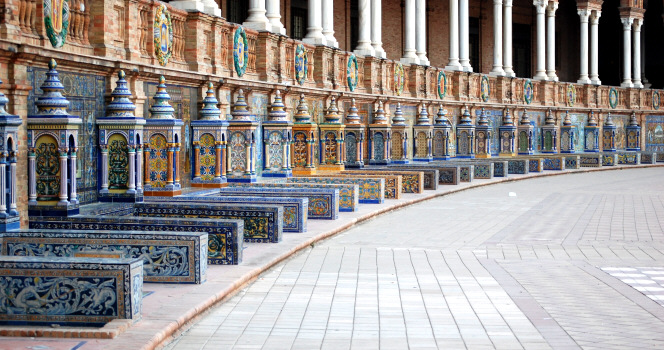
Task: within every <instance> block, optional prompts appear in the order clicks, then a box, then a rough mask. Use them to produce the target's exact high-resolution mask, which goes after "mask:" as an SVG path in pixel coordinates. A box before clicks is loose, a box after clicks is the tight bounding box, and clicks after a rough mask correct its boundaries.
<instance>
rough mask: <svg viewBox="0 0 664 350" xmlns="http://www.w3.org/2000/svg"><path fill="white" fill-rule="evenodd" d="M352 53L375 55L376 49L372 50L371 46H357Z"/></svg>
mask: <svg viewBox="0 0 664 350" xmlns="http://www.w3.org/2000/svg"><path fill="white" fill-rule="evenodd" d="M353 53H354V54H356V55H358V56H376V51H374V49H373V47H371V46H369V47H368V48H366V47H365V48H360V47H359V46H358V48H357V49H355V50H354V51H353Z"/></svg>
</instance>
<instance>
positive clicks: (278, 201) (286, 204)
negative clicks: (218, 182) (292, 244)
mask: <svg viewBox="0 0 664 350" xmlns="http://www.w3.org/2000/svg"><path fill="white" fill-rule="evenodd" d="M146 201H147V202H156V203H162V202H163V201H169V202H183V203H184V202H194V203H206V204H209V203H217V204H256V205H263V204H267V205H278V206H282V207H283V208H284V232H307V218H308V215H307V208H308V207H309V199H308V198H306V197H300V198H296V197H249V196H237V197H233V196H219V192H217V191H214V193H213V194H211V195H209V196H177V197H148V198H146ZM132 213H133V206H132Z"/></svg>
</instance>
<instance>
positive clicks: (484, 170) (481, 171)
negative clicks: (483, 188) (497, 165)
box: [475, 163, 493, 179]
mask: <svg viewBox="0 0 664 350" xmlns="http://www.w3.org/2000/svg"><path fill="white" fill-rule="evenodd" d="M475 178H476V179H491V178H493V164H491V163H485V164H475Z"/></svg>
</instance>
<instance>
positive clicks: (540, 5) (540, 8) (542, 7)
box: [533, 0, 549, 14]
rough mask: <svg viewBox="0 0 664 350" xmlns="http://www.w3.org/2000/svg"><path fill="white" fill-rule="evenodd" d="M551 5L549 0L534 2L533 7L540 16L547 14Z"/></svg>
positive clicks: (534, 0)
mask: <svg viewBox="0 0 664 350" xmlns="http://www.w3.org/2000/svg"><path fill="white" fill-rule="evenodd" d="M548 5H549V0H533V6H535V9H536V10H537V13H538V14H543V13H544V12H546V7H547V6H548Z"/></svg>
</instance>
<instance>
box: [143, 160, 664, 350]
mask: <svg viewBox="0 0 664 350" xmlns="http://www.w3.org/2000/svg"><path fill="white" fill-rule="evenodd" d="M658 167H664V164H640V165H616V166H611V167H608V166H607V167H598V168H582V169H570V170H546V171H547V172H546V173H545V172H544V171H542V172H539V173H530V174H527V175H521V176H519V177H503V178H498V179H496V178H493V179H491V180H488V181H486V182H483V183H475V184H473V183H472V182H471V183H468V185H467V186H464V187H461V188H451V189H449V190H445V189H443V191H442V192H437V193H432V194H430V195H423V196H421V197H418V198H415V199H412V200H409V201H405V202H402V203H396V204H394V205H391V206H389V207H386V208H381V209H377V210H375V211H372V212H370V213H367V214H365V215H362V216H360V217H358V218H355V219H351V221H350V222H348V223H346V224H343V225H341V226H339V227H336V228H334V229H331V230H329V231H326V232H323V233H321V234H319V235H317V236H313V237H311V238H309V239H307V240H305V241H303V242H302V243H300V244H298V245H296V246H294V247H293V248H291V249H289V250H288V251H286V252H284V253H283V254H281V255H278V256H277V257H275V258H274V259H272V260H270V261H269V262H268V263H266V264H264V265H262V266H260V267H257V268H255V269H253V270H251V271H249V272H247V273H246V274H244V275H243V276H242V277H240V278H238V279H237V280H236V281H235V282H233V283H232V284H231V285H230V286H229V287H228V288H226V289H223V290H221V291H220V292H219V293H216V294H214V295H213V296H211V297H209V298H208V299H206V300H204V301H203V302H202V303H200V304H198V305H197V306H195V307H194V308H192V309H191V310H189V311H188V312H186V313H185V314H183V315H181V316H180V317H178V318H177V320H175V321H173V322H171V323H169V324H168V325H167V326H166V327H164V329H163V330H161V331H160V332H158V333H156V334H155V335H154V336H153V337H152V338H151V339H150V341H149V342H148V343H146V344H144V345H143V346H142V347H141V348H140V349H141V350H152V349H159V348H161V347H163V346H165V345H167V344H166V342H167V341H169V340H171V338H172V337H173V335H174V334H176V333H177V332H178V331H185V330H186V329H183V327H184V326H185V325H186V324H187V323H190V322H192V321H194V320H195V319H196V318H197V317H199V316H202V315H203V313H205V312H206V311H208V310H209V309H211V308H212V307H214V306H215V305H216V304H217V303H219V302H222V301H223V300H224V299H227V298H229V297H231V296H233V295H235V294H236V293H237V292H239V291H240V289H242V287H243V286H245V285H246V284H248V283H251V282H253V281H254V280H255V279H256V278H257V277H258V276H259V275H260V274H262V273H264V272H266V271H267V270H269V269H271V268H272V267H274V266H275V265H277V264H279V263H280V262H282V261H284V260H286V259H288V258H290V257H291V256H293V255H295V254H296V253H298V252H300V251H301V250H303V249H305V248H306V247H308V246H310V245H312V244H314V243H317V242H319V241H322V240H324V239H327V238H329V237H331V236H334V235H336V234H338V233H341V232H343V231H346V230H348V229H350V228H352V227H353V226H355V225H357V224H360V223H363V222H365V221H367V220H369V219H372V218H374V217H376V216H379V215H382V214H385V213H388V212H391V211H394V210H396V209H400V208H403V207H406V206H410V205H413V204H416V203H420V202H424V201H427V200H431V199H434V198H438V197H443V196H447V195H450V194H454V193H458V192H461V191H466V190H470V189H475V188H480V187H484V186H489V185H495V184H501V183H506V182H515V181H521V180H529V179H534V178H539V177H550V176H561V175H570V174H583V173H590V172H596V171H610V170H625V169H639V168H658ZM437 191H441V190H440V188H439V189H438V190H437Z"/></svg>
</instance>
